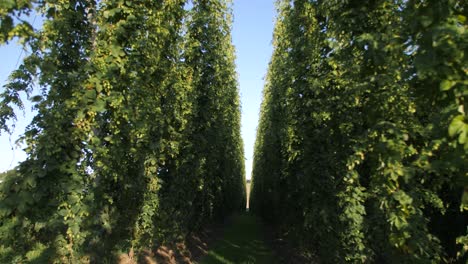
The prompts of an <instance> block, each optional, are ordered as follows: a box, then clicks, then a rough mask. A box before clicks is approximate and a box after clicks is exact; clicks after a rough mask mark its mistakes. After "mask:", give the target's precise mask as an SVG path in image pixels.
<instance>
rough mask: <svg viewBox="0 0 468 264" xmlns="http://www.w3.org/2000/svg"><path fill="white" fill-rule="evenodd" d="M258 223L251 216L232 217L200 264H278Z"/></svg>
mask: <svg viewBox="0 0 468 264" xmlns="http://www.w3.org/2000/svg"><path fill="white" fill-rule="evenodd" d="M263 232H264V231H263V227H262V225H261V224H260V221H259V220H258V219H257V218H256V217H255V216H252V215H251V214H242V215H237V216H234V218H233V219H232V222H231V224H230V226H229V227H227V229H226V230H225V232H224V234H223V237H222V238H221V239H220V240H219V241H217V242H216V244H214V245H213V247H212V248H211V249H210V250H209V251H208V254H207V255H206V256H205V257H203V259H201V261H200V264H231V263H232V264H241V263H244V264H247V263H255V264H262V263H265V264H275V263H278V262H277V261H276V259H275V257H274V255H273V251H272V250H271V249H270V248H269V246H268V245H267V243H265V240H264V233H263Z"/></svg>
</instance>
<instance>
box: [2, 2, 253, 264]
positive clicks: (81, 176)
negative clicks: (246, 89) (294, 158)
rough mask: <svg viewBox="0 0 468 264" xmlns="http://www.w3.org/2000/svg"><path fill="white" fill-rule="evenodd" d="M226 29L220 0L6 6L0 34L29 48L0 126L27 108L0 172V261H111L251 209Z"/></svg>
mask: <svg viewBox="0 0 468 264" xmlns="http://www.w3.org/2000/svg"><path fill="white" fill-rule="evenodd" d="M28 17H29V19H28ZM32 17H36V18H38V20H41V21H43V23H42V26H41V27H40V28H34V27H33V24H31V23H29V22H28V21H31V20H32ZM230 26H231V10H230V3H229V2H228V1H224V0H194V1H190V2H188V1H185V0H171V1H149V0H142V1H123V0H103V1H89V0H72V1H49V0H45V1H42V0H41V1H38V0H29V1H7V2H5V3H2V4H1V5H0V44H7V43H9V42H12V41H19V42H20V43H21V44H22V45H23V47H24V49H25V50H27V51H28V52H27V56H26V57H25V58H24V60H23V61H22V63H21V64H20V66H19V67H18V68H17V69H15V70H14V71H13V72H12V73H11V75H10V78H9V80H8V82H7V84H6V85H5V86H4V88H3V90H2V93H1V96H0V98H1V99H0V100H1V101H0V129H1V130H2V133H3V134H5V133H11V130H12V127H13V126H14V124H15V122H16V115H17V114H18V111H20V110H21V109H22V108H24V107H32V108H33V109H34V117H33V120H32V122H31V124H30V125H29V126H28V127H27V129H26V131H25V133H24V135H23V136H22V141H23V142H24V143H25V145H26V148H25V151H26V153H27V159H26V160H25V161H23V162H21V163H20V164H19V165H18V166H17V167H16V168H15V169H14V170H13V171H10V172H9V173H8V174H7V175H6V176H5V179H3V181H2V183H0V262H1V263H86V262H91V263H105V262H113V261H115V257H116V256H118V255H119V254H120V253H122V252H129V251H130V250H132V251H133V250H134V251H135V252H140V251H142V250H143V249H151V248H154V247H158V246H160V245H163V244H165V243H169V242H171V241H176V240H180V239H183V237H184V236H185V235H187V234H188V233H189V232H193V231H196V230H197V229H198V228H201V227H203V226H204V225H206V224H208V223H210V222H213V221H219V220H221V219H223V218H225V217H226V216H228V215H229V214H230V213H232V212H234V211H238V210H241V209H242V208H243V207H245V178H244V163H243V162H244V159H243V156H244V155H243V144H242V140H241V136H240V102H239V94H238V87H237V86H238V84H237V80H236V73H235V65H234V50H233V46H232V43H231V35H230ZM25 98H27V99H25ZM23 99H24V100H23Z"/></svg>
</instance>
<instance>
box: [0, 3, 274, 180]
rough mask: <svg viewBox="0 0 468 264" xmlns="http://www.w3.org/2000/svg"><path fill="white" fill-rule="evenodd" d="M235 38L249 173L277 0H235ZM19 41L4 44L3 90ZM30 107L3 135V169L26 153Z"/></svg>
mask: <svg viewBox="0 0 468 264" xmlns="http://www.w3.org/2000/svg"><path fill="white" fill-rule="evenodd" d="M233 12H234V24H233V27H232V40H233V43H234V46H235V47H236V65H237V73H238V79H239V85H240V93H241V102H242V137H243V140H244V148H245V166H246V174H247V175H246V176H247V178H250V172H251V170H252V158H253V157H252V156H253V146H254V143H255V133H256V128H257V124H258V114H259V111H260V110H259V109H260V104H261V100H262V89H263V85H264V76H265V74H266V71H267V67H268V62H269V60H270V56H271V54H272V45H271V39H272V32H273V24H274V19H275V14H276V11H275V6H274V0H234V5H233ZM24 55H25V53H24V52H21V47H20V46H19V45H18V44H16V43H11V44H10V45H7V46H0V59H1V64H0V85H1V87H2V88H1V91H3V89H4V88H3V85H4V84H5V82H6V80H7V78H8V75H9V74H10V72H11V71H13V70H14V69H15V66H16V64H17V61H18V58H21V57H22V56H24ZM31 118H32V114H31V111H30V109H26V114H25V115H23V114H22V113H21V112H19V113H18V121H17V122H16V123H15V129H14V133H13V135H12V136H10V135H8V134H6V133H2V134H1V135H0V172H3V171H6V170H8V169H11V168H13V167H14V166H16V165H17V164H18V162H20V161H22V160H24V159H25V158H26V155H25V154H24V152H23V151H22V150H21V146H15V141H16V139H17V138H18V136H19V135H21V134H22V133H23V132H24V129H25V127H26V126H27V124H29V122H30V121H31Z"/></svg>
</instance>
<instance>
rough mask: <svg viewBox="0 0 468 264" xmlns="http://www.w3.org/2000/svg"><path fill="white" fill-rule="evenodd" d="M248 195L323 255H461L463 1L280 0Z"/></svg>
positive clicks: (425, 259) (440, 259)
mask: <svg viewBox="0 0 468 264" xmlns="http://www.w3.org/2000/svg"><path fill="white" fill-rule="evenodd" d="M277 7H278V16H277V21H276V27H275V31H274V37H273V46H274V52H273V55H272V58H271V62H270V65H269V69H268V74H267V77H266V84H265V88H264V92H263V103H262V106H261V113H260V123H259V126H258V129H257V139H256V144H255V153H254V165H253V176H252V181H253V183H252V185H253V186H252V193H251V199H250V207H251V210H252V211H253V212H255V213H256V214H258V215H260V216H261V217H262V218H263V219H264V220H265V221H268V222H270V223H272V224H274V225H276V226H277V228H278V230H279V231H280V232H282V233H284V234H288V235H289V236H290V238H291V239H293V240H294V241H295V242H296V243H297V246H298V247H299V248H302V249H304V250H306V251H308V252H311V254H315V255H316V256H317V258H319V259H320V260H321V261H322V262H323V263H345V262H346V263H348V262H350V263H466V260H467V249H468V233H467V232H468V230H467V224H468V222H467V219H468V215H467V210H468V189H467V188H468V174H467V173H468V171H467V165H468V162H467V161H468V159H467V150H468V138H467V136H468V117H467V113H466V109H467V102H468V100H467V99H468V98H467V95H468V93H467V91H468V87H467V86H468V78H467V73H468V68H467V65H468V60H467V55H466V54H467V51H468V24H467V23H468V22H467V16H466V14H467V11H468V6H467V2H466V1H459V0H441V1H431V0H408V1H405V0H373V1H354V0H346V1H332V0H328V1H307V0H293V1H289V0H288V1H286V0H278V1H277Z"/></svg>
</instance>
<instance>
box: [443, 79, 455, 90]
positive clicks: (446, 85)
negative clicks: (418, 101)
mask: <svg viewBox="0 0 468 264" xmlns="http://www.w3.org/2000/svg"><path fill="white" fill-rule="evenodd" d="M455 84H457V82H455V81H451V80H443V81H442V82H441V83H440V90H441V91H448V90H450V89H451V88H452V87H453V86H454V85H455Z"/></svg>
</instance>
